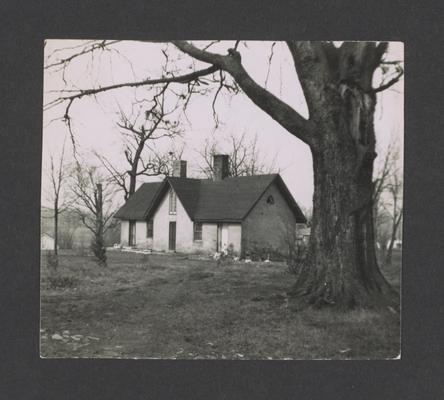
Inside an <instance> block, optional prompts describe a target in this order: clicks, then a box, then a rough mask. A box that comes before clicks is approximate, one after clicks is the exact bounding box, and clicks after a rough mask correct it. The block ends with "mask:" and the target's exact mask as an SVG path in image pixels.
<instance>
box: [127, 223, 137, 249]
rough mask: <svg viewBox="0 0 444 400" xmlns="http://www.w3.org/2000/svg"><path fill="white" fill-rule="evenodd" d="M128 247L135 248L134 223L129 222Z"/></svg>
mask: <svg viewBox="0 0 444 400" xmlns="http://www.w3.org/2000/svg"><path fill="white" fill-rule="evenodd" d="M128 245H129V246H135V245H136V221H130V222H129V238H128Z"/></svg>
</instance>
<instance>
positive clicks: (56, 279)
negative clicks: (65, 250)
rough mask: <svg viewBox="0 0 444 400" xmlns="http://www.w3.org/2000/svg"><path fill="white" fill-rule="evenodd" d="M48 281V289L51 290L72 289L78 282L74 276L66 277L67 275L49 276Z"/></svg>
mask: <svg viewBox="0 0 444 400" xmlns="http://www.w3.org/2000/svg"><path fill="white" fill-rule="evenodd" d="M48 281H49V287H50V288H51V289H66V288H72V287H75V286H77V285H78V283H79V280H78V279H77V278H75V277H74V276H68V275H65V276H64V275H60V274H55V275H50V276H49V277H48Z"/></svg>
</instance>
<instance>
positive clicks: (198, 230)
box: [194, 222, 202, 240]
mask: <svg viewBox="0 0 444 400" xmlns="http://www.w3.org/2000/svg"><path fill="white" fill-rule="evenodd" d="M194 240H202V223H201V222H195V223H194Z"/></svg>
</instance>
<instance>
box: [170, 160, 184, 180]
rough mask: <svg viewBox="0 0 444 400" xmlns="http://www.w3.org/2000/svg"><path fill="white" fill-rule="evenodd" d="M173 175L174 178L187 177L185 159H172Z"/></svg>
mask: <svg viewBox="0 0 444 400" xmlns="http://www.w3.org/2000/svg"><path fill="white" fill-rule="evenodd" d="M173 176H174V177H176V178H186V177H187V162H186V161H185V160H174V161H173Z"/></svg>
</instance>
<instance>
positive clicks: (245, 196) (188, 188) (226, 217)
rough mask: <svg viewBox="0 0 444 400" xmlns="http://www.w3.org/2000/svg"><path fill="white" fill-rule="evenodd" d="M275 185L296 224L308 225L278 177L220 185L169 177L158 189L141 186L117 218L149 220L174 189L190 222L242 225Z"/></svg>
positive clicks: (228, 181)
mask: <svg viewBox="0 0 444 400" xmlns="http://www.w3.org/2000/svg"><path fill="white" fill-rule="evenodd" d="M273 182H275V183H276V184H277V186H278V187H279V189H280V190H281V192H282V194H283V196H284V197H285V199H286V200H287V202H288V205H289V207H290V208H291V209H292V210H293V213H294V215H295V218H296V221H297V222H306V220H305V217H304V215H303V213H302V212H301V210H300V208H299V207H298V205H297V204H296V201H295V200H294V198H293V196H292V195H291V193H290V191H289V190H288V188H287V186H286V185H285V183H284V181H283V180H282V178H281V177H280V175H279V174H270V175H254V176H242V177H235V178H226V179H223V180H219V181H213V180H209V179H190V178H176V177H168V178H166V179H165V180H164V181H163V182H158V183H157V186H153V184H152V183H151V184H147V183H146V184H144V185H142V186H141V187H140V188H139V190H138V191H137V192H136V193H134V195H133V196H132V197H131V198H130V199H129V200H128V202H127V203H126V204H125V205H124V206H123V207H122V208H121V209H120V210H119V211H118V212H117V214H116V215H115V216H116V218H121V219H147V218H149V217H150V216H152V215H153V214H154V212H155V211H156V209H157V207H158V205H159V204H160V202H161V200H162V199H163V197H164V194H165V193H166V192H167V191H168V190H169V188H173V190H174V191H175V193H176V194H177V197H178V198H179V200H180V202H181V203H182V205H183V207H184V208H185V210H186V212H187V213H188V216H189V217H190V219H191V220H193V221H199V222H222V221H225V222H235V221H239V222H240V221H242V220H243V219H244V218H245V217H246V216H247V215H248V213H249V212H250V211H251V209H252V208H253V207H254V205H255V204H256V203H257V201H259V199H260V197H261V196H262V194H263V193H264V192H265V190H266V189H267V188H268V187H269V186H270V185H271V184H272V183H273ZM148 185H150V186H148Z"/></svg>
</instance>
